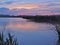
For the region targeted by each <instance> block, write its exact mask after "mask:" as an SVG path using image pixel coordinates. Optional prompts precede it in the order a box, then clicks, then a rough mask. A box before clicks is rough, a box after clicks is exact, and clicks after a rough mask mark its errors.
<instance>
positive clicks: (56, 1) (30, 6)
mask: <svg viewBox="0 0 60 45" xmlns="http://www.w3.org/2000/svg"><path fill="white" fill-rule="evenodd" d="M0 14H10V15H59V14H60V0H0Z"/></svg>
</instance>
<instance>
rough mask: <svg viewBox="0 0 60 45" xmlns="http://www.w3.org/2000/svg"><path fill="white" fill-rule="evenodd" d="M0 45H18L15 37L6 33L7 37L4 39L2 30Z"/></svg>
mask: <svg viewBox="0 0 60 45" xmlns="http://www.w3.org/2000/svg"><path fill="white" fill-rule="evenodd" d="M0 45H18V43H17V39H16V38H13V36H12V35H11V34H10V33H8V37H7V38H6V39H5V37H4V34H3V32H2V33H0Z"/></svg>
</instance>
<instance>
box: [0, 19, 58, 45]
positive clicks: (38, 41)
mask: <svg viewBox="0 0 60 45" xmlns="http://www.w3.org/2000/svg"><path fill="white" fill-rule="evenodd" d="M1 31H3V32H4V34H5V37H6V34H7V33H11V34H12V35H15V37H16V38H17V40H18V43H19V45H56V44H57V41H58V33H57V32H56V30H55V26H54V25H52V24H49V23H36V22H32V21H29V20H27V19H23V18H0V32H1Z"/></svg>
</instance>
